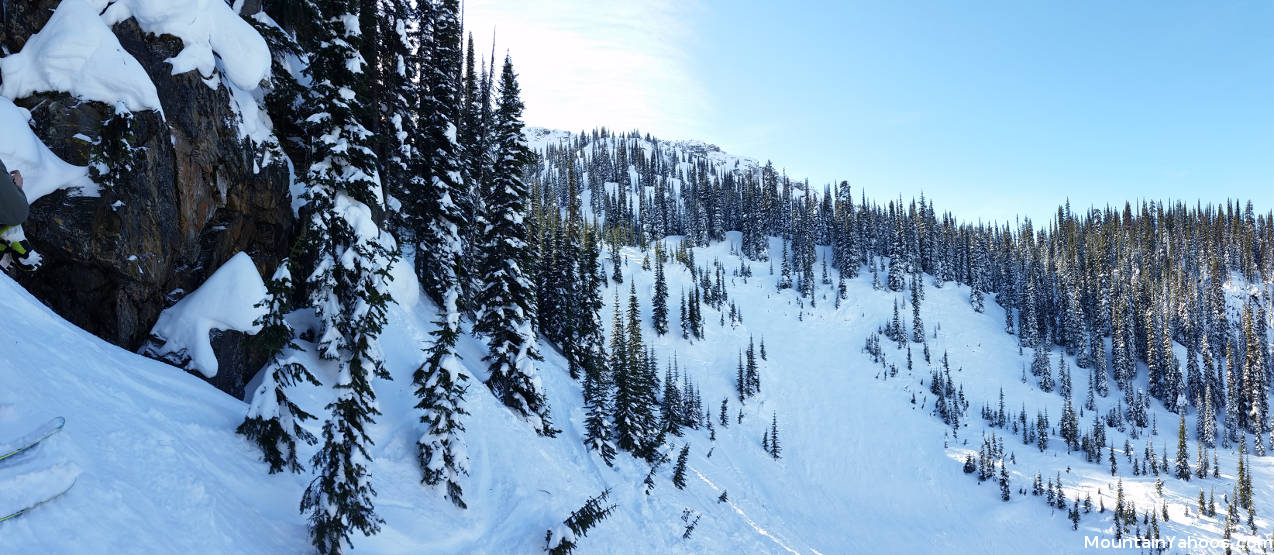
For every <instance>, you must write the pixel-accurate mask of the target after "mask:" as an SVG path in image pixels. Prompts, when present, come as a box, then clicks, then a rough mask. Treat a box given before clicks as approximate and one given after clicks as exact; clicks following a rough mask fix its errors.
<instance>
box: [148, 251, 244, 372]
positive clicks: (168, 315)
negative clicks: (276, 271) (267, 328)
mask: <svg viewBox="0 0 1274 555" xmlns="http://www.w3.org/2000/svg"><path fill="white" fill-rule="evenodd" d="M265 297H266V289H265V283H264V282H262V281H261V276H260V274H257V268H256V266H253V264H252V258H250V257H249V256H248V255H247V254H245V253H242V252H241V253H239V254H236V255H234V256H233V257H231V258H230V260H227V261H226V263H225V264H223V265H222V266H221V267H220V268H218V269H217V271H216V272H214V273H213V274H212V276H211V277H209V278H208V281H205V282H204V284H203V285H201V286H199V289H196V290H195V291H194V292H193V293H191V294H189V295H187V296H186V297H185V298H183V299H182V300H180V301H178V302H177V304H175V305H173V306H171V307H169V308H168V309H167V310H165V311H163V312H162V313H160V315H159V321H158V322H155V327H154V328H152V329H151V330H150V335H151V338H152V341H151V342H150V343H148V344H147V345H146V346H145V347H143V348H142V353H143V354H145V355H148V356H156V357H159V358H163V359H165V360H172V361H178V360H180V361H185V360H189V362H187V363H185V366H186V367H187V368H189V369H191V370H197V371H198V372H199V373H201V374H203V375H204V376H205V377H208V378H211V377H213V376H216V375H217V357H216V355H215V354H214V353H213V351H212V344H211V343H210V342H209V337H208V334H209V333H210V332H212V330H214V329H217V330H234V331H241V332H246V333H252V334H255V333H256V332H258V331H261V326H259V325H257V324H255V323H254V322H256V320H257V319H258V318H260V317H261V316H263V315H264V312H265V309H264V308H262V307H258V306H256V305H257V304H259V303H260V302H261V301H262V300H264V299H265Z"/></svg>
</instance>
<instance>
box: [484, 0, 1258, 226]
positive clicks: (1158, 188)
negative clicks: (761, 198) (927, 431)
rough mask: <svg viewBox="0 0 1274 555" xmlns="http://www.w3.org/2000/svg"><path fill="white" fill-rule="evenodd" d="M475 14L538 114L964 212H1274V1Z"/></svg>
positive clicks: (576, 5)
mask: <svg viewBox="0 0 1274 555" xmlns="http://www.w3.org/2000/svg"><path fill="white" fill-rule="evenodd" d="M467 6H468V7H467V8H466V9H467V10H469V12H470V13H469V16H470V17H469V22H470V26H471V28H473V29H475V30H478V29H482V30H489V29H492V28H495V29H496V31H495V32H496V35H497V43H498V44H499V45H500V47H499V48H500V50H501V51H504V50H505V49H507V50H508V51H510V53H511V54H512V55H513V57H514V62H515V64H516V65H517V66H518V68H519V73H520V74H521V75H522V80H523V86H524V91H525V94H526V103H527V120H528V122H529V123H531V124H534V125H543V126H548V127H558V128H566V129H572V130H578V129H581V128H586V127H588V128H591V127H592V126H594V125H603V124H604V125H609V126H612V127H618V128H630V127H639V128H641V129H642V130H644V131H645V130H648V131H650V132H652V133H654V134H656V135H658V136H661V137H667V138H697V139H703V140H706V141H709V142H713V143H716V144H718V145H720V146H721V147H722V148H724V149H726V150H728V151H730V152H733V153H738V154H742V155H746V156H751V157H754V158H760V159H763V160H764V159H772V160H774V162H775V164H776V165H778V166H780V167H783V168H786V170H787V171H788V173H789V174H790V175H792V176H794V177H809V178H810V179H811V181H812V182H813V183H815V184H820V185H821V184H822V183H826V182H832V181H839V180H841V179H844V180H848V181H849V182H850V183H851V184H852V185H854V187H855V189H863V188H865V189H866V191H867V194H868V196H870V197H874V198H876V199H878V200H885V199H888V198H893V197H896V196H897V195H898V194H902V195H903V196H904V197H911V196H915V195H919V194H920V192H921V191H923V192H924V193H925V194H926V196H929V197H931V198H933V199H935V200H936V201H937V203H938V208H939V209H940V210H944V209H949V210H951V211H953V212H954V213H956V215H957V216H960V217H961V218H967V219H977V218H982V219H994V220H1004V219H1008V218H1013V217H1014V216H1016V215H1027V216H1031V217H1032V218H1035V219H1039V218H1042V217H1047V216H1048V215H1049V214H1051V213H1054V212H1055V209H1056V206H1057V205H1058V204H1059V203H1061V202H1063V201H1065V200H1066V199H1067V198H1069V199H1070V200H1071V203H1072V206H1073V207H1075V208H1077V209H1078V208H1086V207H1088V206H1098V207H1100V206H1104V205H1106V204H1108V203H1110V204H1117V205H1122V203H1123V201H1124V200H1135V199H1138V198H1150V199H1166V198H1180V199H1187V200H1189V201H1191V202H1193V201H1195V200H1197V199H1201V200H1203V201H1204V202H1223V201H1224V200H1225V199H1226V198H1236V197H1237V198H1244V199H1251V200H1253V201H1254V202H1255V203H1256V205H1257V208H1258V209H1259V210H1262V211H1264V210H1269V209H1271V208H1274V193H1271V191H1274V2H1267V1H1248V2H1209V3H1202V2H1196V3H1187V2H1168V1H1154V2H1148V1H1120V2H1095V1H1094V2H1089V1H1082V2H1048V3H1046V2H1020V1H1017V2H1010V1H979V2H954V1H923V2H898V1H875V2H825V3H823V2H773V1H769V2H760V1H752V0H732V1H708V0H694V1H685V0H682V1H671V0H650V1H648V2H641V3H629V2H606V1H592V2H589V1H587V0H542V1H540V2H531V3H527V2H509V1H506V0H469V1H468V3H467ZM475 32H478V33H479V35H480V40H482V39H481V35H483V34H487V35H489V31H486V32H485V33H484V32H483V31H475ZM485 41H486V42H487V43H488V44H489V41H490V39H489V37H488V38H486V39H485Z"/></svg>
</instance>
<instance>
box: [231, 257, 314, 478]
mask: <svg viewBox="0 0 1274 555" xmlns="http://www.w3.org/2000/svg"><path fill="white" fill-rule="evenodd" d="M266 292H267V293H268V295H267V297H266V298H265V299H264V300H262V301H261V303H259V304H258V305H257V306H258V307H260V308H263V309H265V314H264V315H262V316H261V317H260V318H259V319H257V321H256V322H255V323H256V324H257V325H259V326H261V331H260V332H258V333H257V334H256V336H255V339H256V341H257V343H258V346H259V348H261V349H262V350H263V351H265V352H269V353H272V354H271V355H270V361H269V362H268V363H267V364H266V367H265V368H264V369H263V371H262V381H261V385H260V386H258V387H257V390H256V392H255V393H254V394H253V396H252V404H251V405H250V406H249V407H248V414H247V416H246V417H244V420H243V423H242V424H239V427H238V429H237V430H236V431H237V432H238V433H240V434H242V435H243V436H244V437H246V438H248V439H249V440H251V441H253V442H255V443H256V444H257V446H258V447H260V448H261V452H262V455H263V456H264V458H265V462H266V464H268V465H269V466H270V474H274V473H276V472H279V471H281V470H283V469H284V468H287V469H288V470H289V471H291V472H300V471H301V470H302V469H303V467H302V466H301V463H300V462H298V461H297V457H296V441H297V440H301V441H302V442H304V443H306V444H309V445H313V444H314V443H315V442H316V441H317V438H315V437H314V434H312V433H310V432H309V431H308V430H306V429H305V428H304V427H302V426H301V423H302V422H304V421H306V420H310V419H312V418H314V416H313V415H311V414H310V413H308V412H305V410H303V409H301V408H300V407H299V406H297V405H296V403H294V402H292V400H291V399H290V398H289V397H288V394H287V390H288V388H290V387H292V386H294V385H296V384H298V383H300V382H302V381H304V382H306V383H309V384H311V385H319V382H318V380H316V379H315V378H314V375H313V374H310V371H309V369H308V368H306V367H305V365H304V364H301V363H300V362H298V361H297V360H296V359H294V358H292V357H291V356H290V353H289V351H294V350H297V349H300V347H298V346H297V344H296V342H295V341H294V336H295V330H293V329H292V326H291V325H289V324H288V322H287V319H286V318H285V316H286V315H287V313H288V312H290V311H291V303H290V302H289V300H288V298H289V296H290V295H291V294H292V273H291V270H290V268H289V261H288V260H287V259H284V260H283V262H282V263H280V264H279V269H278V270H277V271H275V273H274V276H273V277H272V278H270V281H269V282H268V283H267V284H266Z"/></svg>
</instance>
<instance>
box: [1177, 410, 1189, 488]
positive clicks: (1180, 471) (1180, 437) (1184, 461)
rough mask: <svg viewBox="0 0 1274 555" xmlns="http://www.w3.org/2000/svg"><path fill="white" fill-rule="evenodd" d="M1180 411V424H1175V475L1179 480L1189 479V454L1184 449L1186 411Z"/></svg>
mask: <svg viewBox="0 0 1274 555" xmlns="http://www.w3.org/2000/svg"><path fill="white" fill-rule="evenodd" d="M1180 412H1181V424H1180V425H1179V426H1177V466H1176V477H1177V478H1178V479H1181V480H1189V479H1190V454H1189V453H1188V452H1187V451H1186V411H1184V410H1182V411H1180Z"/></svg>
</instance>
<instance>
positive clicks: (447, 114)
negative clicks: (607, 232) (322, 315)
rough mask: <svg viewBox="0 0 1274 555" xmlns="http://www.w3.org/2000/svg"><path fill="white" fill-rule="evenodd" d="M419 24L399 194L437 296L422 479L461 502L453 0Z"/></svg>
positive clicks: (421, 381)
mask: <svg viewBox="0 0 1274 555" xmlns="http://www.w3.org/2000/svg"><path fill="white" fill-rule="evenodd" d="M418 6H419V7H420V9H421V21H420V24H419V25H417V26H415V27H413V28H412V29H413V33H414V34H415V42H416V44H417V45H418V48H420V49H421V55H420V56H419V57H418V60H417V63H419V64H420V66H419V67H420V69H419V75H420V85H421V88H422V89H423V90H422V91H421V92H420V95H419V98H420V106H419V110H418V114H419V119H418V121H417V125H418V126H419V136H418V137H416V139H415V150H416V152H417V156H415V157H414V159H413V161H414V164H413V166H412V172H413V177H412V179H411V181H410V182H409V183H408V191H407V193H408V194H407V198H405V199H402V201H403V211H404V212H405V213H406V215H405V220H406V222H407V225H408V226H409V227H410V228H411V229H414V230H415V231H416V234H417V236H416V242H415V247H416V248H415V251H416V268H415V270H416V275H417V276H419V277H420V282H421V286H422V287H423V288H424V290H425V292H426V293H427V294H428V295H429V296H430V298H432V299H433V300H434V302H436V303H437V304H438V307H439V312H440V314H439V319H438V321H437V328H436V329H435V330H434V331H433V332H432V333H431V341H430V344H429V345H428V346H427V347H426V355H427V356H426V359H425V362H424V363H423V364H422V365H421V366H420V367H419V368H417V369H416V371H415V373H413V375H412V383H413V386H414V387H415V393H416V397H417V398H419V399H420V401H419V402H418V403H417V404H416V408H417V409H419V410H420V411H421V416H420V421H421V423H423V424H424V425H425V430H424V432H423V433H422V435H421V437H420V438H419V439H418V440H417V442H416V443H417V449H418V451H419V457H418V458H419V461H420V466H421V471H422V475H423V476H422V481H423V482H424V483H426V484H429V485H438V484H441V483H443V482H445V483H446V491H445V492H444V496H445V497H446V498H447V499H449V500H451V502H452V503H454V504H455V505H456V506H457V507H461V508H463V507H465V503H464V500H463V498H462V494H463V489H462V488H461V487H460V479H461V477H462V476H464V475H466V474H468V454H467V451H466V450H465V447H464V440H463V439H462V437H461V433H462V432H463V431H464V425H463V424H462V423H461V421H460V419H461V417H463V416H464V415H466V414H468V412H467V411H466V410H465V408H464V395H465V392H466V391H467V390H468V380H469V376H468V375H467V374H466V373H465V372H464V370H463V368H462V367H461V366H460V361H459V355H457V354H456V352H455V349H456V341H457V339H458V338H459V336H460V303H461V301H462V299H461V297H462V294H463V279H464V278H463V276H462V275H461V273H460V268H461V266H462V259H461V255H462V254H463V253H462V250H463V243H462V239H461V238H462V235H463V234H464V233H465V231H466V230H467V227H466V226H467V218H466V217H465V214H463V213H462V211H461V208H460V206H459V205H458V204H457V203H456V199H459V198H462V197H465V196H467V195H468V192H467V191H464V190H463V183H462V181H461V177H460V172H459V170H458V164H459V161H458V160H459V157H458V151H459V147H458V146H457V144H456V125H455V119H456V110H455V108H456V106H457V105H458V103H459V98H460V97H459V92H458V91H457V90H456V87H457V82H456V77H457V76H459V75H460V21H459V4H458V2H457V0H427V1H425V2H422V3H420V4H418Z"/></svg>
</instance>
